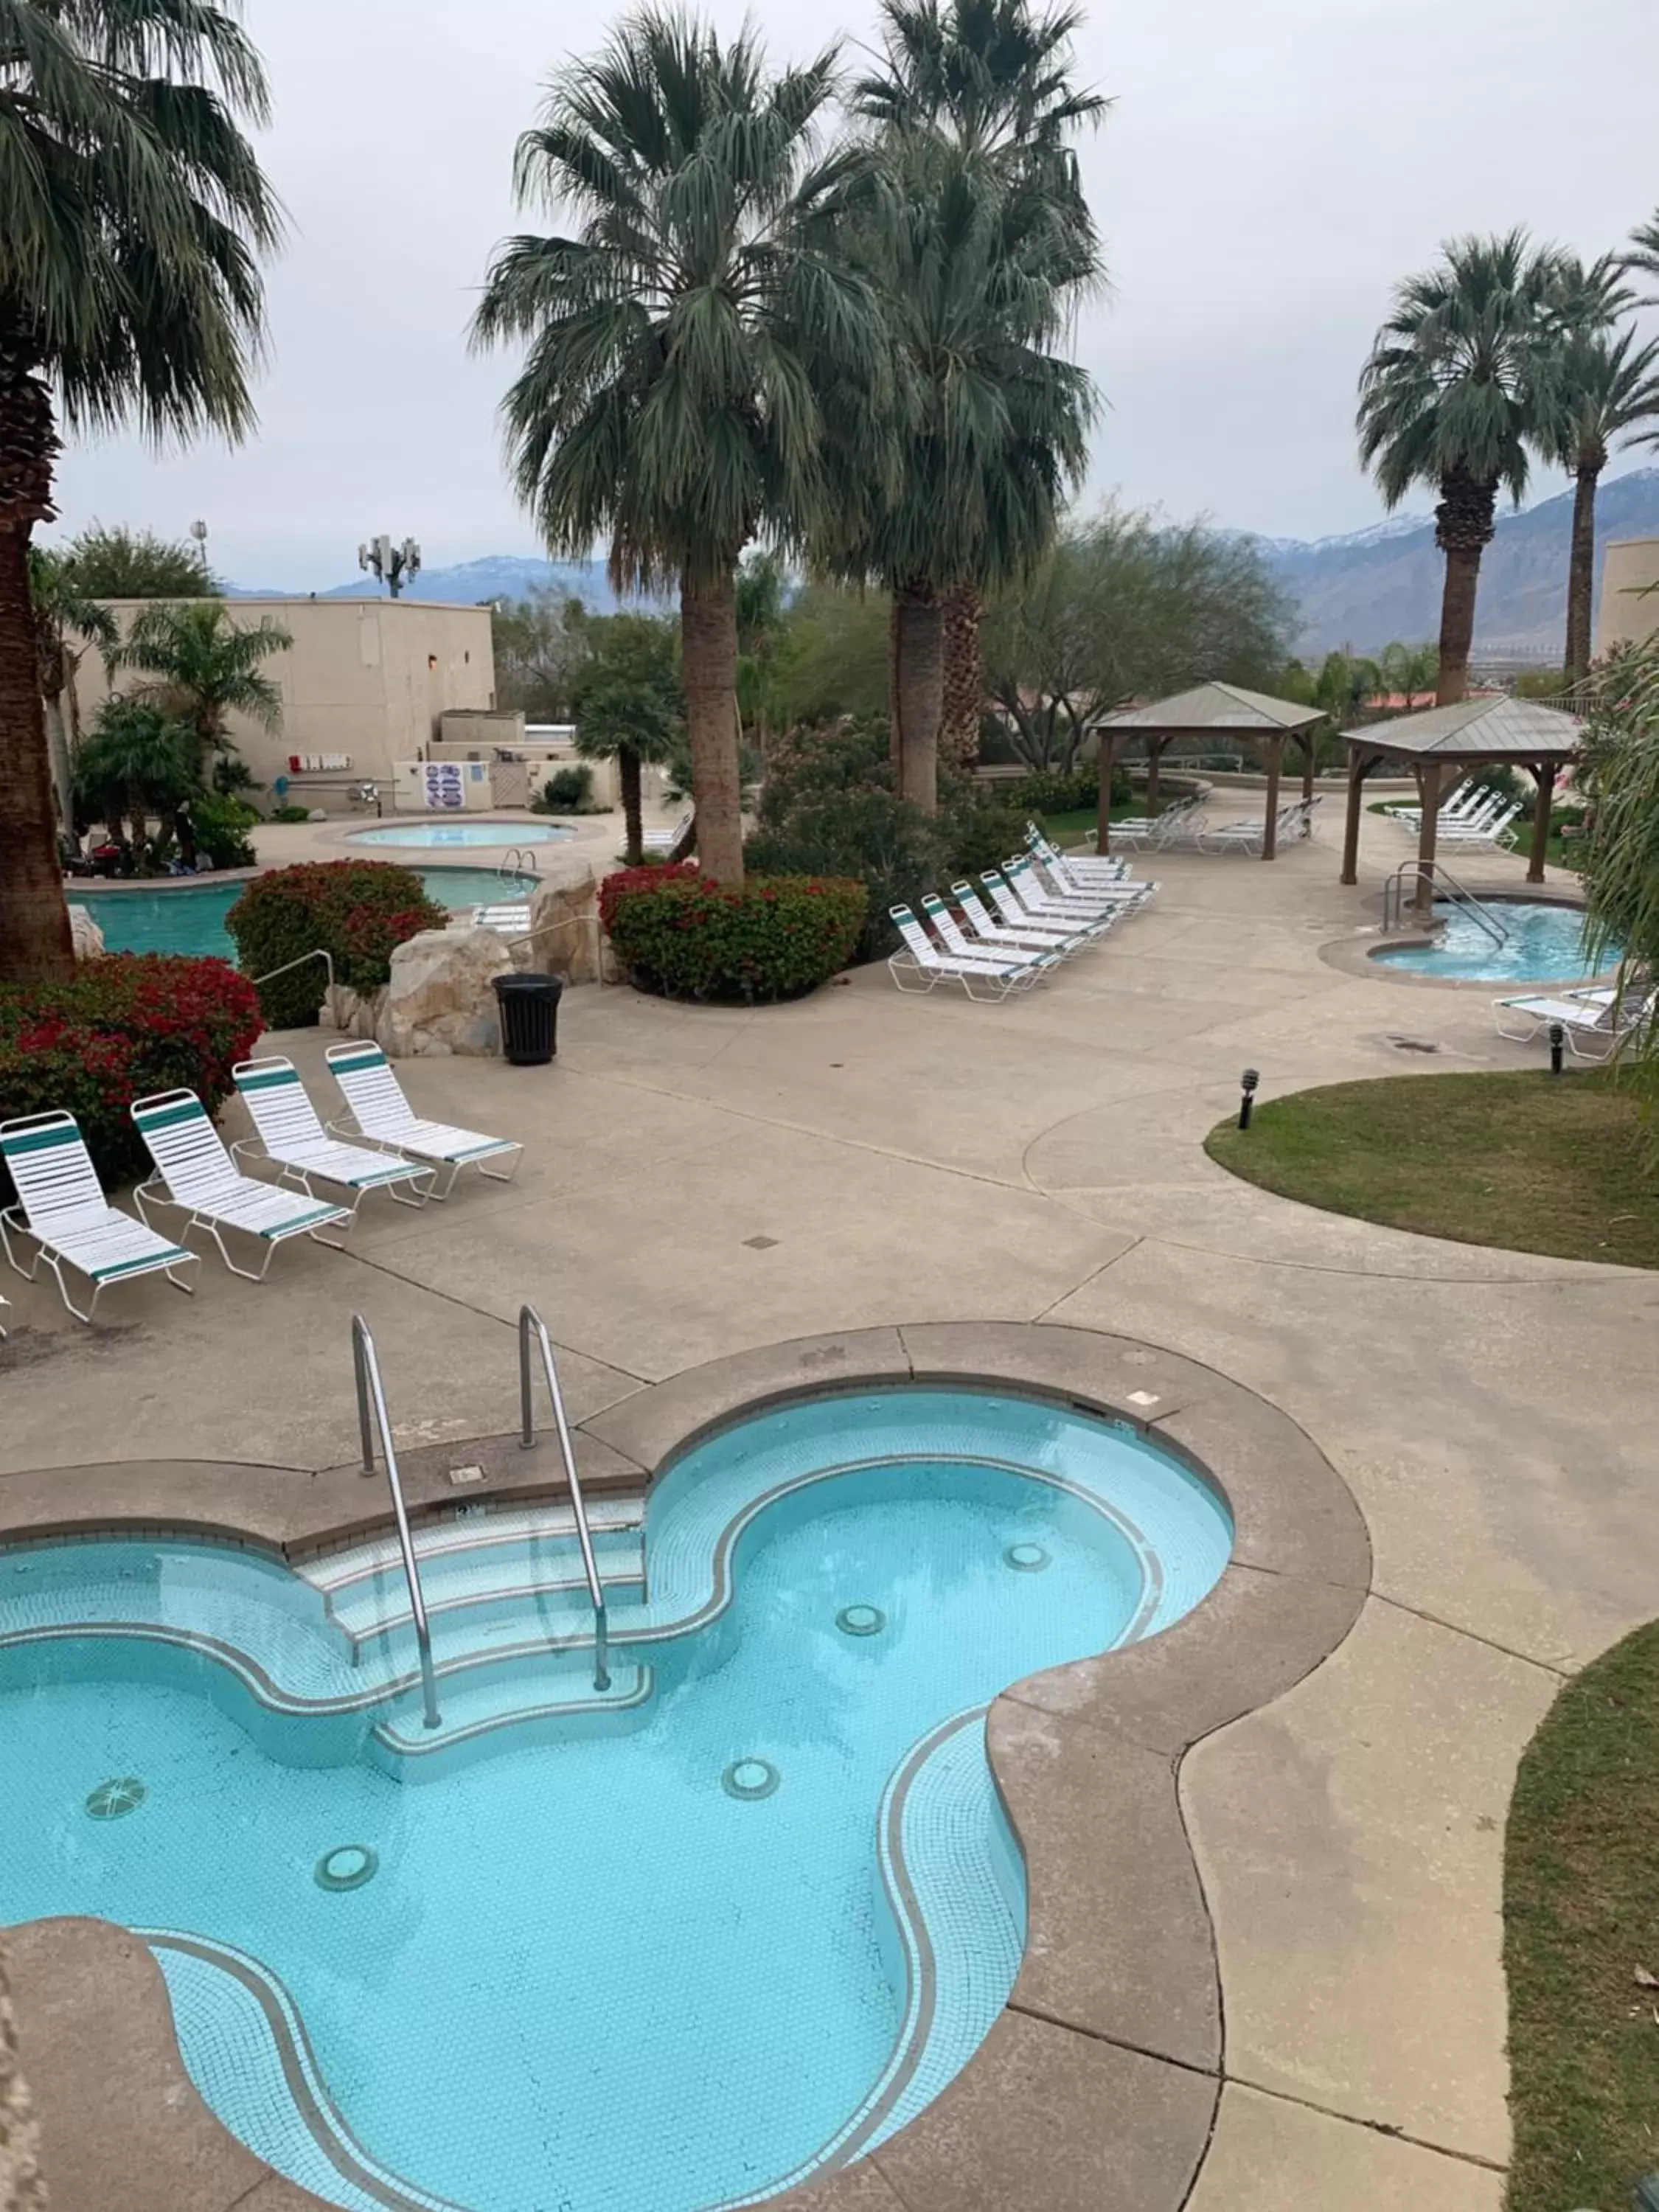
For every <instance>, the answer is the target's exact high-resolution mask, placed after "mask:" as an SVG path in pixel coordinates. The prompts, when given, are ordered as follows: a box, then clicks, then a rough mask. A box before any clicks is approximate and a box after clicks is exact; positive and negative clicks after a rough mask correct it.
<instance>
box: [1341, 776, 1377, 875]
mask: <svg viewBox="0 0 1659 2212" xmlns="http://www.w3.org/2000/svg"><path fill="white" fill-rule="evenodd" d="M1372 758H1373V756H1372V755H1371V754H1370V753H1368V752H1365V751H1364V750H1362V749H1361V748H1360V747H1359V746H1358V745H1350V746H1349V747H1348V812H1347V818H1346V821H1345V822H1344V823H1343V824H1342V875H1341V881H1342V882H1343V883H1345V884H1357V883H1358V881H1359V810H1360V807H1361V805H1362V804H1363V803H1364V797H1365V778H1366V777H1367V776H1368V775H1370V769H1371V761H1372Z"/></svg>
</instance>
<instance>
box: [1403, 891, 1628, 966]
mask: <svg viewBox="0 0 1659 2212" xmlns="http://www.w3.org/2000/svg"><path fill="white" fill-rule="evenodd" d="M1481 904H1482V905H1483V906H1484V907H1486V908H1488V909H1489V910H1490V912H1491V913H1492V915H1495V916H1496V918H1497V920H1498V923H1499V924H1500V926H1501V927H1503V929H1504V932H1505V937H1504V943H1503V944H1502V945H1499V944H1498V942H1497V940H1496V939H1494V938H1493V937H1492V934H1491V933H1490V931H1488V930H1486V929H1483V928H1482V927H1481V926H1480V923H1479V922H1478V921H1475V919H1474V916H1473V915H1470V914H1468V912H1467V911H1465V910H1464V909H1462V908H1458V907H1455V906H1443V907H1437V908H1435V918H1436V920H1437V921H1443V923H1444V927H1443V929H1442V930H1441V931H1440V933H1439V936H1438V938H1437V940H1436V942H1435V943H1434V944H1433V945H1387V946H1384V947H1383V949H1382V950H1381V951H1376V952H1374V953H1373V954H1372V955H1371V957H1372V958H1373V959H1374V960H1376V961H1378V962H1379V963H1382V964H1383V966H1385V967H1389V968H1402V969H1405V970H1406V971H1407V973H1408V974H1410V975H1442V976H1445V977H1448V978H1449V979H1451V980H1453V981H1459V982H1469V983H1534V982H1535V983H1551V982H1557V983H1571V982H1573V981H1576V980H1577V978H1578V977H1579V976H1581V975H1588V974H1589V969H1590V957H1589V951H1587V950H1586V947H1585V942H1584V915H1583V909H1582V908H1578V907H1573V906H1552V905H1549V904H1547V903H1546V902H1542V901H1539V900H1528V899H1483V900H1482V902H1481ZM1613 957H1617V956H1616V955H1615V956H1613Z"/></svg>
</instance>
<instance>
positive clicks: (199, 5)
mask: <svg viewBox="0 0 1659 2212" xmlns="http://www.w3.org/2000/svg"><path fill="white" fill-rule="evenodd" d="M266 112H267V101H266V96H265V83H264V72H263V70H262V69H261V67H260V64H259V59H258V55H257V54H256V53H255V52H254V51H253V48H252V46H251V45H250V44H249V42H248V40H247V39H246V36H245V34H244V33H243V32H242V30H241V28H240V26H239V24H238V23H237V22H236V21H234V18H233V16H232V15H230V14H229V13H228V11H227V9H225V8H224V7H222V6H220V5H216V4H215V0H188V4H186V0H0V177H3V178H4V179H5V184H4V187H3V191H4V200H5V214H4V218H3V222H0V978H5V977H29V976H54V977H56V976H65V975H70V974H72V973H73V970H74V954H73V951H72V950H71V946H70V928H69V917H68V914H67V911H66V909H65V908H64V894H63V884H62V879H61V878H60V875H59V872H58V850H57V841H56V836H55V834H54V825H53V820H52V774H51V763H50V757H49V754H48V750H47V745H46V720H45V715H44V713H43V711H42V708H41V702H40V666H39V655H38V651H37V643H36V636H35V626H34V614H33V606H32V605H31V601H30V595H29V571H28V544H29V535H30V532H32V531H33V529H34V527H35V526H36V525H37V524H39V523H42V522H47V521H50V520H52V512H53V510H52V462H53V458H54V456H55V455H56V453H57V452H58V432H57V427H56V423H55V421H54V404H57V405H60V406H61V408H62V410H63V413H64V419H65V420H66V422H68V423H69V425H70V428H72V429H81V428H89V429H93V430H106V429H109V428H113V427H115V426H116V425H118V424H120V423H123V422H137V425H138V426H139V427H140V428H142V429H143V430H144V431H146V432H147V433H149V435H151V436H152V437H154V438H155V439H156V440H158V441H160V440H162V439H164V438H166V437H167V436H169V435H179V436H181V437H183V436H188V435H191V434H192V433H194V432H196V431H198V430H201V429H203V428H209V427H212V428H217V429H220V430H222V431H224V432H225V433H226V434H227V435H228V436H230V437H232V438H235V437H238V436H240V435H242V434H243V433H244V432H245V431H246V429H247V428H248V427H249V426H250V424H251V423H252V419H253V408H252V400H251V399H250V398H249V394H248V387H247V378H246V364H247V359H248V356H249V355H250V353H251V352H252V350H253V349H254V348H255V347H256V346H257V344H258V332H259V324H260V314H261V307H262V292H261V287H260V282H259V275H258V265H257V261H256V258H255V257H256V253H257V252H258V250H260V249H263V248H266V247H269V246H272V245H274V244H275V242H276V237H277V234H278V229H279V221H278V216H277V211H276V203H275V201H274V200H273V198H272V197H271V195H270V191H269V189H268V187H267V185H266V184H265V181H264V178H263V177H262V176H261V174H260V173H259V167H258V162H257V161H256V160H255V158H254V155H253V149H252V146H251V145H250V144H249V143H248V141H247V139H246V137H244V136H243V134H242V132H241V131H240V128H239V127H238V118H241V117H247V118H252V119H253V120H255V121H262V120H263V119H264V117H265V114H266Z"/></svg>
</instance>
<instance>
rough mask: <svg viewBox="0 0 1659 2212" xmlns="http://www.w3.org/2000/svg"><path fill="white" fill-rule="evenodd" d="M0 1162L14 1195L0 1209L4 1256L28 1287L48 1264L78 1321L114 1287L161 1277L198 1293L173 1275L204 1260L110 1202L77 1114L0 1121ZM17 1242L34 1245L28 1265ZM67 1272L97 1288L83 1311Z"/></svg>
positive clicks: (177, 1288)
mask: <svg viewBox="0 0 1659 2212" xmlns="http://www.w3.org/2000/svg"><path fill="white" fill-rule="evenodd" d="M0 1158H4V1160H5V1163H6V1167H7V1170H8V1171H9V1174H10V1176H11V1179H12V1182H13V1185H14V1187H15V1189H16V1192H17V1197H16V1200H15V1203H14V1204H13V1205H11V1206H7V1207H6V1208H5V1210H4V1211H3V1212H0V1243H4V1245H5V1249H6V1258H7V1260H8V1261H9V1262H10V1264H11V1266H12V1267H15V1269H16V1271H17V1273H19V1274H20V1275H21V1276H22V1277H23V1279H24V1280H25V1281H26V1282H31V1283H32V1282H33V1280H34V1277H35V1273H36V1270H37V1269H38V1268H39V1267H40V1262H41V1261H42V1260H44V1261H46V1265H47V1267H50V1268H51V1270H52V1274H53V1276H54V1277H55V1278H56V1280H57V1284H58V1296H59V1297H61V1298H62V1299H63V1301H64V1304H65V1305H66V1306H67V1307H68V1308H69V1310H70V1312H71V1313H72V1314H73V1315H74V1316H75V1318H76V1321H90V1320H92V1318H93V1316H94V1315H95V1314H96V1312H97V1310H98V1301H99V1299H100V1297H101V1296H102V1295H103V1293H104V1291H106V1290H107V1289H108V1288H109V1286H110V1285H111V1284H112V1283H130V1282H133V1281H136V1280H137V1278H138V1277H139V1276H140V1275H158V1274H159V1275H165V1276H166V1277H167V1280H168V1282H170V1283H171V1284H172V1285H173V1289H174V1290H175V1291H186V1292H187V1291H190V1290H191V1289H192V1288H193V1285H191V1284H189V1283H186V1282H184V1281H182V1280H181V1279H180V1278H179V1275H178V1274H177V1273H174V1270H175V1269H177V1268H182V1267H199V1266H200V1265H201V1260H200V1257H199V1255H197V1253H194V1252H188V1251H186V1250H185V1248H184V1246H183V1245H182V1244H172V1243H168V1241H167V1238H166V1237H158V1236H157V1234H156V1233H155V1231H154V1230H153V1229H151V1228H149V1226H148V1225H146V1224H145V1223H143V1222H142V1221H135V1220H134V1219H133V1218H132V1216H131V1214H130V1213H123V1212H121V1211H120V1209H119V1207H118V1206H112V1205H111V1204H110V1202H109V1200H107V1199H106V1197H105V1195H104V1187H103V1185H102V1184H101V1183H100V1182H99V1180H98V1170H97V1169H96V1168H95V1167H94V1165H93V1164H92V1155H91V1154H90V1153H89V1152H88V1150H87V1146H86V1140H85V1139H84V1138H83V1137H82V1134H81V1129H80V1125H79V1123H78V1122H77V1121H76V1118H75V1116H74V1115H73V1114H23V1115H19V1116H18V1117H17V1119H16V1120H15V1121H0ZM13 1237H17V1238H18V1239H20V1241H21V1242H23V1243H32V1244H33V1246H34V1248H35V1252H34V1257H33V1260H32V1261H30V1262H29V1264H28V1266H27V1267H25V1266H24V1265H23V1263H22V1261H21V1260H20V1259H19V1258H18V1256H17V1251H16V1249H15V1247H14V1245H13V1243H12V1239H13ZM65 1267H69V1268H71V1269H72V1270H73V1271H74V1273H76V1274H77V1275H80V1276H82V1277H83V1278H84V1279H85V1280H86V1281H88V1282H89V1283H90V1284H91V1285H92V1297H91V1299H90V1300H89V1302H88V1306H87V1310H86V1311H85V1312H84V1313H83V1312H82V1310H81V1309H80V1307H79V1306H77V1305H76V1303H75V1301H74V1299H73V1298H72V1297H70V1293H69V1285H68V1284H67V1283H66V1282H65V1281H64V1268H65Z"/></svg>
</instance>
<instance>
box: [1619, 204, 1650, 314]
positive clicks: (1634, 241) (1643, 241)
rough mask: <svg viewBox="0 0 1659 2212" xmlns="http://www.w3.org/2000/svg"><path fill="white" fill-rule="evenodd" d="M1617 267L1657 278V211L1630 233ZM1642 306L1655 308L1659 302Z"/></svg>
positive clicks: (1645, 302)
mask: <svg viewBox="0 0 1659 2212" xmlns="http://www.w3.org/2000/svg"><path fill="white" fill-rule="evenodd" d="M1619 265H1620V268H1622V269H1625V270H1629V271H1631V272H1632V273H1633V274H1636V275H1639V276H1652V277H1655V278H1659V210H1656V211H1655V213H1654V214H1653V215H1651V216H1650V217H1649V218H1648V220H1647V222H1641V223H1638V225H1637V226H1636V228H1635V229H1634V230H1633V231H1632V233H1631V234H1630V245H1629V246H1627V247H1626V250H1625V252H1623V253H1622V254H1621V255H1620V257H1619ZM1643 304H1644V306H1646V307H1656V306H1659V301H1655V300H1648V301H1644V303H1643Z"/></svg>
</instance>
